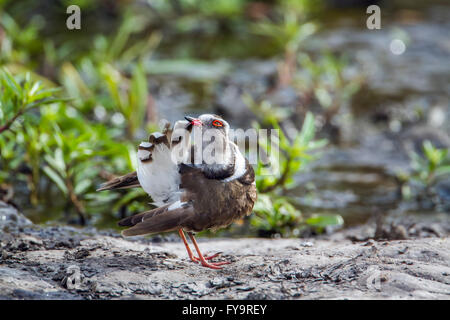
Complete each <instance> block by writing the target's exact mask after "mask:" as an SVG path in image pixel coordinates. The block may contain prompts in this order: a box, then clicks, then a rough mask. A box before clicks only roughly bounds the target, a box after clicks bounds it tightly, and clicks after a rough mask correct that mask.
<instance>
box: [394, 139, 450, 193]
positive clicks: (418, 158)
mask: <svg viewBox="0 0 450 320" xmlns="http://www.w3.org/2000/svg"><path fill="white" fill-rule="evenodd" d="M422 150H423V154H422V155H420V154H418V153H415V152H412V153H411V154H410V158H411V171H410V172H404V171H401V172H398V173H397V180H398V181H399V183H400V189H401V194H402V196H403V197H404V198H406V199H408V198H411V197H412V196H413V192H412V189H413V186H414V185H415V186H416V187H417V186H418V187H419V188H420V189H424V190H425V195H426V196H428V197H430V196H432V195H433V186H434V185H435V183H436V182H437V181H438V180H439V179H440V178H442V177H445V176H449V175H450V157H449V149H439V148H436V147H435V146H433V144H432V143H431V142H430V141H428V140H426V141H424V142H423V145H422ZM420 194H421V193H420V192H419V193H418V195H420Z"/></svg>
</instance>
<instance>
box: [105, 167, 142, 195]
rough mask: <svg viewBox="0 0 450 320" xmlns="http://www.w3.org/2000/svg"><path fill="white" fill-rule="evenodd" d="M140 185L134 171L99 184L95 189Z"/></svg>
mask: <svg viewBox="0 0 450 320" xmlns="http://www.w3.org/2000/svg"><path fill="white" fill-rule="evenodd" d="M140 186H141V185H140V183H139V180H138V178H137V173H136V171H134V172H130V173H128V174H126V175H124V176H121V177H118V178H115V179H112V180H109V181H107V182H105V183H103V184H101V185H100V187H99V188H98V189H97V191H103V190H115V189H128V188H137V187H140Z"/></svg>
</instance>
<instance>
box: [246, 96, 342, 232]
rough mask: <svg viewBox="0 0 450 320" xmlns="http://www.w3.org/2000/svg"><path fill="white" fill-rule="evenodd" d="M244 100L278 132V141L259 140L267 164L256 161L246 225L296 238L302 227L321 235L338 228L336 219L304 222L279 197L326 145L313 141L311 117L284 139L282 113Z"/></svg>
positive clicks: (326, 217)
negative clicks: (253, 197) (252, 198)
mask: <svg viewBox="0 0 450 320" xmlns="http://www.w3.org/2000/svg"><path fill="white" fill-rule="evenodd" d="M244 99H245V100H246V101H247V104H248V105H249V106H250V108H251V109H252V110H253V111H254V112H255V114H257V115H259V116H260V117H261V120H260V122H261V123H265V124H267V125H270V126H271V127H272V128H273V129H275V130H277V132H278V139H275V140H272V141H270V142H269V141H267V139H265V137H259V141H258V142H259V148H262V150H265V153H266V155H267V157H268V161H265V162H264V163H263V161H259V162H258V164H257V166H256V168H255V173H256V187H257V189H258V201H257V202H256V204H255V208H254V213H255V214H254V215H253V216H252V217H251V219H250V223H251V224H252V225H253V226H254V227H256V228H258V230H260V234H261V235H273V234H279V235H282V236H290V235H298V234H299V232H300V230H301V229H304V228H306V227H310V228H313V229H314V230H316V231H317V232H322V231H323V230H324V229H325V227H327V226H340V225H342V223H343V220H342V217H341V216H339V215H313V216H311V217H310V218H308V219H305V218H304V217H303V215H302V213H301V212H300V211H299V210H298V209H296V208H295V206H293V205H292V204H291V199H289V197H286V196H283V194H282V193H283V191H286V190H287V189H289V188H292V187H294V186H295V182H294V176H295V175H296V174H298V173H299V172H301V171H303V170H305V166H306V164H308V163H309V162H311V161H313V160H314V159H316V158H317V151H318V150H319V149H320V148H322V147H323V146H325V145H326V143H327V141H326V140H323V139H322V140H314V136H315V122H314V116H313V114H312V113H307V114H306V116H305V119H304V122H303V126H302V129H301V130H300V131H296V132H292V130H291V132H290V135H289V136H288V135H287V134H286V133H285V132H284V131H283V129H282V126H281V125H280V118H281V119H284V118H286V117H287V116H288V114H287V113H286V112H285V111H281V110H279V108H274V107H273V106H271V105H270V104H269V103H268V102H267V101H263V102H261V103H260V104H257V103H255V102H254V101H253V100H251V99H250V98H249V96H246V97H245V98H244ZM255 128H256V129H260V125H259V124H255ZM274 151H276V152H274ZM266 163H268V164H269V165H267V164H266ZM261 231H262V232H261Z"/></svg>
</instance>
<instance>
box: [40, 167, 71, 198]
mask: <svg viewBox="0 0 450 320" xmlns="http://www.w3.org/2000/svg"><path fill="white" fill-rule="evenodd" d="M42 170H44V172H45V174H46V175H47V176H48V177H49V178H50V179H51V180H52V181H53V182H54V183H56V185H57V186H58V188H59V190H61V191H62V192H63V193H64V195H66V196H67V194H68V190H67V187H66V185H65V184H64V181H63V179H62V178H61V177H60V176H59V175H58V174H57V173H56V172H55V171H54V170H53V169H52V168H50V167H49V166H44V168H43V169H42Z"/></svg>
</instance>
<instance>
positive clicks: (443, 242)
mask: <svg viewBox="0 0 450 320" xmlns="http://www.w3.org/2000/svg"><path fill="white" fill-rule="evenodd" d="M1 209H2V210H1V212H0V221H3V222H4V221H5V220H6V218H3V217H5V216H6V214H5V213H6V212H8V216H9V217H11V216H12V215H15V216H16V218H11V219H10V220H9V221H8V224H7V225H5V224H0V230H1V234H0V248H1V249H0V298H1V299H449V298H450V250H449V249H450V241H449V238H448V235H449V231H450V227H449V222H448V219H444V220H443V222H442V221H441V222H440V223H437V222H436V221H435V222H434V223H425V222H422V223H419V224H415V223H410V224H408V223H405V224H394V223H393V222H392V223H391V224H390V225H386V226H381V227H380V226H379V227H378V228H377V227H376V226H375V225H370V224H369V225H367V226H365V227H358V228H352V229H348V230H346V231H343V232H338V233H335V234H333V235H330V236H322V237H321V238H310V239H277V240H275V239H205V238H203V239H202V238H200V239H199V243H200V247H201V248H202V249H203V251H204V252H205V253H208V252H209V253H214V252H217V251H220V252H222V254H221V256H220V257H219V258H216V259H217V260H218V261H222V260H228V261H231V262H232V263H231V264H229V265H226V266H225V267H224V268H223V269H222V270H210V269H206V268H203V267H201V266H200V265H197V264H195V263H192V262H190V261H189V259H188V258H187V255H186V252H185V249H184V246H183V244H182V243H181V241H179V242H178V241H171V240H173V239H175V238H174V237H172V236H168V237H166V238H162V237H160V236H158V237H151V238H142V237H135V238H131V239H123V238H122V237H121V236H119V235H118V234H117V233H116V232H115V231H111V232H98V231H97V230H95V229H93V228H84V229H76V228H72V227H67V226H36V225H32V224H30V223H29V221H27V220H26V219H23V218H24V217H23V216H21V215H20V213H18V212H17V211H15V210H14V209H13V208H10V207H7V206H5V205H3V204H2V208H1ZM399 230H400V231H399ZM399 232H400V233H399ZM399 234H400V235H401V236H400V238H401V239H403V240H389V239H395V238H398V237H399V236H398V235H399ZM375 239H378V240H375Z"/></svg>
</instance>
